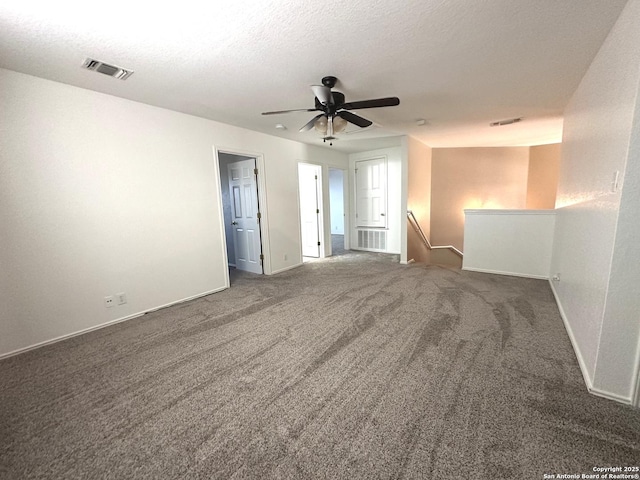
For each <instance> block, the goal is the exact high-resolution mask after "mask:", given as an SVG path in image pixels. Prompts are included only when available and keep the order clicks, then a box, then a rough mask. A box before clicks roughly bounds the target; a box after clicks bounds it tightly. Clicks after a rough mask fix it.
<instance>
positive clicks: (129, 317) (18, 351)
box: [0, 286, 228, 360]
mask: <svg viewBox="0 0 640 480" xmlns="http://www.w3.org/2000/svg"><path fill="white" fill-rule="evenodd" d="M227 288H228V287H227V286H224V287H222V288H217V289H215V290H210V291H208V292H204V293H199V294H197V295H193V296H191V297H187V298H183V299H181V300H176V301H175V302H170V303H167V304H164V305H160V306H159V307H153V308H150V309H148V310H143V311H142V312H138V313H132V314H131V315H127V316H126V317H121V318H116V319H115V320H109V321H108V322H104V323H100V324H99V325H94V326H92V327H88V328H83V329H82V330H78V331H75V332H71V333H66V334H64V335H60V336H59V337H55V338H51V339H49V340H44V341H42V342H38V343H34V344H33V345H29V346H27V347H22V348H18V349H16V350H12V351H10V352H7V353H2V354H0V360H2V359H5V358H9V357H13V356H15V355H20V354H21V353H26V352H29V351H31V350H35V349H37V348H40V347H44V346H46V345H51V344H53V343H58V342H61V341H63V340H67V339H69V338H73V337H77V336H78V335H83V334H85V333H89V332H93V331H94V330H100V329H101V328H105V327H109V326H111V325H115V324H116V323H121V322H126V321H127V320H132V319H134V318H138V317H141V316H142V315H144V314H145V313H151V312H155V311H158V310H160V309H162V308H166V307H170V306H172V305H177V304H179V303H184V302H188V301H190V300H195V299H196V298H200V297H206V296H207V295H211V294H212V293H217V292H221V291H222V290H226V289H227Z"/></svg>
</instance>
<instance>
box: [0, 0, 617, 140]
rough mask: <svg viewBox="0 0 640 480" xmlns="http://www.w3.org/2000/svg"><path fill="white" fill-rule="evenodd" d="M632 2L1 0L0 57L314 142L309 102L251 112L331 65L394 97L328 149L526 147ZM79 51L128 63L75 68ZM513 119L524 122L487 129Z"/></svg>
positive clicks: (306, 91)
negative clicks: (108, 69) (109, 71)
mask: <svg viewBox="0 0 640 480" xmlns="http://www.w3.org/2000/svg"><path fill="white" fill-rule="evenodd" d="M625 3H626V0H606V1H605V0H562V1H559V0H484V1H470V0H386V1H379V0H349V1H344V0H342V1H336V0H322V1H314V2H310V1H301V0H236V1H235V2H230V1H225V2H218V1H215V0H214V1H209V2H202V1H201V0H198V1H194V0H182V1H180V2H170V3H169V2H167V3H163V2H159V3H156V4H153V3H150V2H136V1H132V0H128V1H126V2H125V1H123V0H112V1H109V2H101V3H97V2H90V1H86V0H85V1H83V2H71V1H67V0H60V1H56V2H52V1H30V0H3V1H2V2H1V3H0V67H3V68H7V69H10V70H15V71H18V72H23V73H28V74H31V75H36V76H39V77H43V78H48V79H51V80H56V81H60V82H63V83H68V84H71V85H76V86H79V87H83V88H88V89H91V90H96V91H99V92H104V93H108V94H112V95H116V96H119V97H123V98H128V99H132V100H136V101H140V102H144V103H148V104H151V105H157V106H161V107H165V108H169V109H172V110H177V111H180V112H185V113H190V114H193V115H197V116H200V117H205V118H210V119H213V120H218V121H221V122H225V123H229V124H233V125H238V126H241V127H245V128H249V129H252V130H257V131H261V132H265V133H269V134H272V135H278V136H283V137H286V138H292V139H295V140H299V141H303V142H307V143H314V144H322V140H321V139H320V137H319V134H317V133H316V132H315V131H310V132H307V133H298V128H299V127H301V126H302V125H304V124H305V123H306V122H307V120H308V119H310V118H311V116H312V115H313V114H312V113H306V112H300V113H292V114H287V115H278V116H266V117H265V116H261V115H260V113H261V112H264V111H269V110H282V109H294V108H309V107H312V106H313V94H312V92H311V90H310V88H309V86H310V85H311V84H319V83H320V79H321V78H322V77H323V76H325V75H335V76H337V77H338V79H339V83H338V85H337V86H336V90H339V91H342V92H344V94H345V95H346V98H347V101H357V100H364V99H369V98H378V97H386V96H397V97H399V98H400V101H401V104H400V106H398V107H388V108H380V109H369V110H359V111H356V112H355V113H358V114H360V115H362V116H364V117H366V118H369V119H370V120H372V121H374V122H375V125H374V126H373V127H370V128H369V129H366V130H363V131H360V129H358V128H357V127H351V128H349V131H350V130H357V131H354V133H347V134H343V135H340V137H341V138H340V139H339V140H338V141H336V142H335V143H334V148H338V149H341V150H344V151H357V150H362V149H369V148H377V147H381V146H385V145H388V144H394V143H395V144H398V138H397V135H401V134H410V135H412V136H414V137H416V138H418V139H419V140H421V141H422V142H424V143H426V144H427V145H431V146H434V147H448V146H502V145H532V144H541V143H551V142H555V141H559V140H560V138H561V130H562V117H561V116H562V111H563V109H564V107H565V105H566V103H567V101H568V100H569V97H570V96H571V94H572V93H573V91H574V90H575V88H576V87H577V85H578V83H579V81H580V79H581V78H582V76H583V75H584V73H585V71H586V69H587V68H588V66H589V64H590V62H591V60H592V59H593V57H594V56H595V54H596V52H597V51H598V49H599V47H600V45H601V44H602V42H603V40H604V38H605V37H606V35H607V33H608V32H609V30H610V29H611V27H612V26H613V23H614V22H615V20H616V19H617V17H618V15H619V14H620V12H621V10H622V8H623V6H624V4H625ZM86 57H93V58H96V59H98V60H101V61H104V62H107V63H112V64H115V65H119V66H122V67H126V68H131V69H133V70H135V74H134V75H133V76H132V77H130V78H129V79H128V80H126V81H118V80H115V79H113V78H110V77H107V76H104V75H99V74H96V73H94V72H90V71H87V70H83V69H81V68H80V65H81V64H82V62H83V61H84V59H85V58H86ZM511 117H524V120H523V121H522V122H520V123H518V124H514V125H510V126H505V127H496V128H490V127H489V126H488V124H489V122H491V121H496V120H502V119H506V118H511ZM417 119H424V120H425V121H426V124H425V125H424V126H417V125H416V120H417ZM276 123H282V124H284V125H286V126H287V127H288V129H287V130H286V131H280V130H276V129H275V124H276ZM394 136H395V137H394ZM382 137H389V138H382ZM369 139H371V140H369Z"/></svg>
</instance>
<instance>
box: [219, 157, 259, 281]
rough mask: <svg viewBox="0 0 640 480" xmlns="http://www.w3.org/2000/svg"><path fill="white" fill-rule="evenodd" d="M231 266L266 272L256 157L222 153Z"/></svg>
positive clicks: (227, 238) (226, 225)
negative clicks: (264, 267)
mask: <svg viewBox="0 0 640 480" xmlns="http://www.w3.org/2000/svg"><path fill="white" fill-rule="evenodd" d="M218 166H219V169H220V191H221V194H222V209H223V215H224V231H225V239H226V244H227V259H228V262H229V267H231V268H237V269H238V270H243V271H247V272H251V273H259V274H261V273H264V269H263V258H264V256H263V252H262V234H261V228H260V227H261V225H260V221H261V213H260V202H259V196H258V181H257V175H258V170H257V166H256V158H255V157H250V156H245V155H238V154H232V153H226V152H221V151H218Z"/></svg>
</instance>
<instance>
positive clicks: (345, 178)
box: [325, 165, 351, 256]
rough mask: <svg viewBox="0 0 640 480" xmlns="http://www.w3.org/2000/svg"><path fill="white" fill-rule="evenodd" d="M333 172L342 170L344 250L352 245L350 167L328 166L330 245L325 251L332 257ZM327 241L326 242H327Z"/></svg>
mask: <svg viewBox="0 0 640 480" xmlns="http://www.w3.org/2000/svg"><path fill="white" fill-rule="evenodd" d="M331 170H340V171H341V172H342V214H343V215H342V223H343V229H344V247H343V248H344V249H345V250H351V244H350V242H349V239H350V237H349V232H350V228H349V225H350V224H349V216H350V209H349V167H346V168H345V167H342V166H340V167H338V166H334V165H327V191H328V192H329V198H328V206H329V208H328V212H329V243H328V244H327V245H328V249H327V250H325V253H326V254H327V256H331V255H333V249H332V242H331V234H332V233H333V232H332V231H331V191H330V189H331V185H330V174H331ZM325 241H326V240H325Z"/></svg>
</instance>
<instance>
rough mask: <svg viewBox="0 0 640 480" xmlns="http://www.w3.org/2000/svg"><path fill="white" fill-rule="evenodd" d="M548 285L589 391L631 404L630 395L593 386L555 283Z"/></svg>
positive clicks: (550, 281) (550, 282) (551, 282)
mask: <svg viewBox="0 0 640 480" xmlns="http://www.w3.org/2000/svg"><path fill="white" fill-rule="evenodd" d="M549 285H550V286H551V291H552V292H553V296H554V298H555V299H556V305H558V310H559V311H560V317H561V318H562V322H563V323H564V328H565V330H566V331H567V334H568V335H569V340H571V345H572V346H573V351H574V353H575V354H576V358H577V359H578V365H579V366H580V372H582V378H583V379H584V383H585V385H586V387H587V390H588V391H589V393H591V394H593V395H597V396H598V397H603V398H606V399H608V400H613V401H614V402H619V403H625V404H627V405H631V404H632V399H631V398H630V397H625V396H622V395H618V394H617V393H613V392H608V391H606V390H601V389H599V388H596V387H594V386H593V380H592V379H591V377H590V376H589V371H588V370H587V364H586V363H585V361H584V358H583V356H582V353H581V352H580V348H579V347H578V342H577V341H576V338H575V336H574V335H573V331H572V330H571V325H569V320H568V318H567V315H566V314H565V312H564V309H563V308H562V303H561V302H560V297H559V296H558V292H557V291H556V287H555V284H554V282H553V281H552V280H549Z"/></svg>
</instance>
